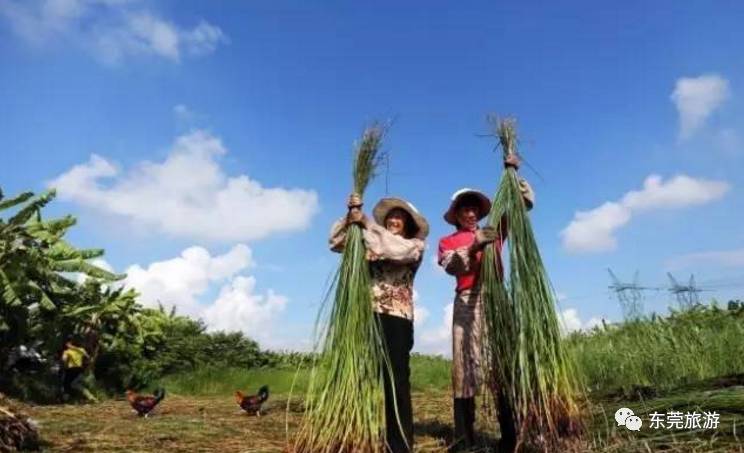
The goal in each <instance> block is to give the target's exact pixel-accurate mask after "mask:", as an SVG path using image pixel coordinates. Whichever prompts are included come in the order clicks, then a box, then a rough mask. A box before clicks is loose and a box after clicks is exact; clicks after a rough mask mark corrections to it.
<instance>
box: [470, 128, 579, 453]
mask: <svg viewBox="0 0 744 453" xmlns="http://www.w3.org/2000/svg"><path fill="white" fill-rule="evenodd" d="M492 122H493V123H494V125H495V127H496V132H497V134H498V137H499V141H500V143H501V147H502V149H503V152H504V156H505V157H506V156H508V155H509V154H516V152H517V150H516V146H517V136H516V127H515V121H514V120H512V119H506V120H500V121H495V120H492ZM504 221H505V222H507V225H508V249H509V255H508V257H509V269H508V275H501V274H502V273H503V271H502V270H501V269H500V267H499V266H498V265H497V261H496V259H495V256H494V253H495V251H494V247H493V246H489V247H487V248H486V250H485V256H484V260H483V263H484V265H483V267H482V270H481V279H482V280H481V282H482V291H483V293H482V297H483V303H484V314H485V318H486V331H487V332H488V335H487V341H486V343H485V345H484V347H485V349H486V357H487V359H488V360H487V362H486V363H487V367H488V375H489V378H488V385H489V387H490V390H491V391H492V394H493V395H494V397H496V398H502V404H505V405H507V406H508V407H509V408H510V409H511V412H512V414H513V420H511V421H509V423H513V425H514V426H513V427H514V429H515V430H516V433H517V449H519V448H520V447H529V448H530V449H534V448H537V449H542V450H544V451H556V450H555V448H556V446H557V444H558V441H559V440H560V438H561V437H563V436H572V435H576V434H578V433H580V431H581V429H582V428H581V426H582V425H581V421H580V417H579V415H580V414H579V405H578V401H579V397H580V394H581V385H580V383H579V380H578V376H577V374H576V372H575V368H574V366H573V364H572V362H571V360H570V358H569V355H568V353H567V351H566V348H565V345H564V343H563V341H562V340H561V336H560V329H559V324H558V317H557V315H556V312H555V308H554V307H555V296H554V292H553V289H552V286H551V285H550V281H549V280H548V276H547V273H546V271H545V267H544V265H543V262H542V258H541V257H540V251H539V250H538V247H537V242H536V241H535V236H534V235H533V232H532V226H531V224H530V220H529V217H528V215H527V208H526V206H525V203H524V201H523V199H522V194H521V190H520V185H519V177H518V175H517V172H516V171H515V170H514V169H513V168H508V169H506V170H505V172H504V175H503V177H502V179H501V183H500V186H499V189H498V191H497V193H496V196H495V199H494V202H493V208H492V210H491V213H490V215H489V218H488V223H489V225H492V226H494V227H497V228H499V227H500V226H501V225H500V224H501V222H504ZM502 423H504V420H502ZM503 429H504V427H503V426H502V430H503Z"/></svg>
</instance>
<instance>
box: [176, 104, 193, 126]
mask: <svg viewBox="0 0 744 453" xmlns="http://www.w3.org/2000/svg"><path fill="white" fill-rule="evenodd" d="M173 116H175V117H176V119H177V120H179V121H182V122H184V123H189V122H191V121H193V120H195V119H196V118H197V117H198V116H199V115H197V113H196V112H194V111H193V110H191V109H190V108H188V107H187V106H185V105H183V104H178V105H176V106H175V107H173Z"/></svg>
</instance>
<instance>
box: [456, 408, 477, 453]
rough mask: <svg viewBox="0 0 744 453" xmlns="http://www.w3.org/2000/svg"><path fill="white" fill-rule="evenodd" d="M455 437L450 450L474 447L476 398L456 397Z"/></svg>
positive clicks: (463, 449) (464, 449)
mask: <svg viewBox="0 0 744 453" xmlns="http://www.w3.org/2000/svg"><path fill="white" fill-rule="evenodd" d="M454 408H455V437H454V439H453V442H452V448H451V449H450V451H453V452H455V451H466V450H468V449H470V448H472V447H473V444H474V443H475V442H474V440H475V436H474V430H473V422H474V421H475V399H474V398H455V401H454Z"/></svg>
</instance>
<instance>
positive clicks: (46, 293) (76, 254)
mask: <svg viewBox="0 0 744 453" xmlns="http://www.w3.org/2000/svg"><path fill="white" fill-rule="evenodd" d="M55 196H56V192H55V191H54V190H49V191H47V192H44V193H42V194H40V195H38V196H35V195H34V194H33V193H32V192H24V193H21V194H20V195H17V196H15V197H13V198H9V199H5V198H4V197H3V193H2V190H0V367H2V366H4V365H5V363H6V360H5V358H6V357H7V353H8V351H10V350H11V349H12V348H14V347H16V346H18V345H21V344H29V343H32V342H36V341H35V340H38V338H33V336H32V334H33V333H36V332H39V331H45V330H48V331H52V332H59V330H58V329H57V326H56V324H55V323H56V321H57V318H58V317H59V316H60V314H61V310H63V309H64V307H65V305H66V304H69V303H71V301H74V300H75V299H76V298H77V296H78V292H79V289H78V286H79V285H78V283H77V282H76V280H75V279H74V275H75V273H79V274H84V275H86V276H88V277H93V278H95V279H98V280H101V281H107V282H112V281H116V280H119V279H121V278H123V276H122V275H117V274H114V273H111V272H108V271H106V270H104V269H101V268H99V267H97V266H95V265H93V264H91V263H90V262H88V260H90V259H93V258H97V257H100V256H102V255H103V250H99V249H77V248H75V247H73V246H72V245H70V244H69V243H67V242H66V241H65V240H64V236H65V234H66V233H67V231H68V230H69V229H70V228H71V227H72V226H73V225H75V223H76V220H75V218H74V217H72V216H65V217H63V218H60V219H51V220H45V219H43V218H42V216H41V211H42V209H43V208H44V207H45V206H46V205H47V204H49V203H50V202H51V201H52V200H53V199H54V198H55ZM6 213H9V214H8V215H6ZM47 349H49V348H47Z"/></svg>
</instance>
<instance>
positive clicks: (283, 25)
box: [0, 0, 744, 353]
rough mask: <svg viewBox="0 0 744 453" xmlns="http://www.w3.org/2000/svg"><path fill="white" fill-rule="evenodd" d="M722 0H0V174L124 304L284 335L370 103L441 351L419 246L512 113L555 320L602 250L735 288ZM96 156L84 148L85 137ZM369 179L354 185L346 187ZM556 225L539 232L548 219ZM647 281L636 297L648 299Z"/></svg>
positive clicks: (440, 290)
mask: <svg viewBox="0 0 744 453" xmlns="http://www.w3.org/2000/svg"><path fill="white" fill-rule="evenodd" d="M742 18H744V6H742V5H741V4H740V3H738V2H717V3H716V4H715V6H711V5H710V3H708V2H686V4H685V5H684V7H681V6H680V5H679V3H678V2H671V1H669V2H654V3H653V4H650V3H648V2H623V3H622V4H613V5H604V6H603V5H599V4H597V2H570V3H563V4H560V5H559V4H558V3H557V2H554V4H548V5H545V4H543V3H537V2H522V3H520V4H519V5H516V4H509V5H506V4H505V5H494V4H493V2H466V3H464V4H463V3H462V2H461V4H458V5H457V6H454V4H453V3H451V2H406V4H405V5H403V6H401V4H400V2H375V3H374V4H361V3H355V4H351V3H348V2H325V3H323V4H320V3H318V4H316V5H310V4H308V2H238V1H232V2H221V3H219V6H216V4H214V3H207V2H188V1H179V2H176V1H153V2H145V1H136V0H130V1H127V0H47V1H41V2H39V1H31V2H20V1H15V0H0V111H2V114H3V115H2V117H3V121H1V122H0V135H1V136H2V137H3V138H4V143H3V146H2V151H1V152H2V155H3V162H4V165H2V166H0V186H1V187H2V189H3V190H4V192H5V193H8V194H12V193H16V192H20V191H22V190H28V189H31V190H35V191H41V190H43V189H45V188H46V187H48V186H49V185H55V186H57V188H58V189H59V201H57V202H55V203H54V204H53V206H52V207H50V209H49V212H50V215H51V214H64V213H73V214H75V215H76V216H78V218H79V226H77V227H76V228H75V229H74V231H73V232H72V234H71V237H72V240H73V242H74V243H76V244H77V245H79V246H83V247H85V246H93V247H103V248H105V249H106V257H105V259H106V262H107V263H108V265H110V266H112V267H113V268H114V269H116V270H117V271H120V272H124V271H129V278H128V280H127V282H128V284H130V285H132V286H135V287H137V288H138V289H140V290H141V292H142V293H143V300H144V301H145V302H146V303H154V301H155V300H161V301H163V302H165V303H167V304H170V303H175V304H176V305H177V306H179V309H180V310H182V312H184V313H188V314H192V315H194V316H201V317H202V318H204V319H205V320H206V321H207V322H208V324H209V325H210V326H211V327H212V328H226V329H234V328H240V329H242V330H244V331H245V332H246V333H247V334H248V335H250V336H252V337H254V338H257V339H259V341H261V342H262V343H263V344H264V345H266V346H268V347H275V348H285V347H287V348H306V347H307V345H308V341H309V339H310V335H311V330H312V324H313V322H314V319H315V314H316V312H317V309H318V306H319V302H320V300H321V298H322V295H323V293H324V285H325V283H326V280H327V278H328V276H329V275H330V274H331V273H332V272H333V270H334V269H335V268H336V266H337V256H335V255H333V254H331V253H330V252H328V251H327V249H326V235H327V232H328V229H329V226H330V224H331V223H332V221H333V220H334V219H335V218H337V217H339V216H340V215H342V214H343V211H344V202H345V197H346V195H347V193H348V192H349V188H350V165H351V164H350V160H351V149H352V143H353V141H354V140H355V138H356V137H357V136H358V135H359V133H360V132H361V130H362V129H363V127H364V125H365V124H366V123H367V122H369V121H370V120H372V119H375V118H378V119H388V118H395V124H394V126H393V128H392V130H391V132H390V135H389V140H388V142H387V150H388V151H389V152H390V153H391V156H392V157H391V167H390V173H389V176H388V193H389V194H390V195H397V196H402V197H405V198H407V199H409V200H410V201H412V202H413V203H414V204H415V205H416V206H417V207H418V208H419V209H420V211H422V213H423V214H424V215H426V216H427V217H428V219H429V221H430V223H431V226H432V228H431V231H432V232H431V235H430V238H429V242H428V245H429V250H428V252H427V254H428V256H426V257H425V263H424V265H423V266H422V268H421V270H420V273H419V275H418V277H417V282H416V287H417V293H418V300H417V306H418V307H419V312H418V315H419V317H418V321H417V325H416V332H417V339H416V341H417V344H416V347H415V348H416V350H420V351H428V352H444V353H446V352H447V351H448V349H449V347H448V345H447V341H448V336H447V335H448V329H447V326H446V316H447V305H448V304H449V303H450V301H451V299H452V292H453V282H452V279H451V278H449V277H448V276H446V275H444V274H443V273H442V272H441V271H439V270H438V269H437V268H436V267H435V265H434V264H433V262H432V256H433V254H434V252H435V250H436V241H437V239H438V238H439V237H440V236H442V235H445V234H447V233H448V232H449V231H450V227H449V226H448V225H447V224H445V223H444V221H443V220H442V213H443V211H444V209H445V208H446V206H447V204H448V200H449V196H450V195H451V193H452V192H454V191H455V190H456V189H458V188H460V187H463V186H470V187H476V188H480V189H482V190H484V191H485V192H487V193H489V194H490V193H492V192H493V191H494V190H495V188H496V186H497V183H498V178H499V176H500V164H499V160H498V156H497V155H496V154H494V153H492V152H491V149H492V147H493V143H492V142H491V141H489V139H484V138H480V137H478V136H477V134H480V133H484V132H486V126H485V122H484V116H485V114H486V113H488V112H498V113H501V114H510V115H514V116H516V117H517V118H518V120H519V126H520V132H521V137H522V147H521V150H522V153H523V155H524V156H525V158H526V160H527V161H528V162H529V164H530V165H531V167H533V168H534V169H535V170H536V171H537V173H535V172H534V171H532V170H531V169H530V168H528V167H527V166H524V167H523V169H522V173H523V175H524V176H525V177H526V178H528V179H529V180H530V182H531V183H532V185H533V187H534V188H535V191H536V192H537V204H536V208H535V209H534V211H533V212H532V219H533V224H534V227H535V234H536V236H537V238H538V240H539V243H540V246H541V251H542V253H543V257H544V259H545V262H546V265H547V268H548V271H549V273H550V276H551V278H552V281H553V284H554V286H555V288H556V291H557V292H558V293H559V294H560V296H561V299H562V300H561V302H560V309H561V310H568V312H566V317H567V320H566V321H567V324H569V327H571V328H580V327H587V326H589V325H591V324H592V323H595V322H597V320H599V319H601V318H605V319H608V320H610V321H617V320H619V319H620V318H621V312H620V309H619V308H618V304H617V302H616V301H615V300H613V299H611V298H610V297H609V294H608V291H607V285H608V284H609V279H608V276H607V273H606V271H605V268H607V267H612V268H613V269H615V270H616V272H617V273H618V274H619V275H620V276H621V277H623V278H627V279H630V278H631V275H632V274H633V272H634V271H635V270H636V269H637V270H639V272H640V276H641V282H642V283H644V284H648V285H653V286H661V285H665V284H666V278H665V272H666V271H668V270H670V271H672V272H674V273H675V274H676V275H677V276H678V277H679V278H680V279H685V280H686V279H687V277H688V276H689V274H690V273H693V272H694V273H695V275H696V278H697V280H698V282H701V283H702V284H703V285H704V284H705V283H706V282H708V283H709V285H708V287H709V288H711V289H715V290H716V291H715V292H709V293H705V297H706V298H707V297H717V298H719V299H722V300H728V299H729V298H735V297H741V295H742V287H744V230H743V229H741V228H740V227H739V225H741V222H742V220H744V215H743V214H742V212H744V210H743V209H742V208H744V195H743V194H742V183H744V177H743V176H742V174H741V168H742V163H743V162H744V108H742V102H741V99H742V97H741V96H742V95H741V93H742V89H743V87H744V59H742V51H743V50H744V49H743V48H742V45H741V44H740V43H742V42H744V29H742V27H741V26H740V23H741V20H742ZM93 155H95V156H97V157H91V156H93ZM384 194H385V183H384V178H380V179H378V180H377V181H375V182H374V184H373V187H372V188H371V189H370V192H369V193H368V195H367V197H366V198H367V202H368V205H372V204H373V203H374V201H375V200H376V199H378V198H379V197H380V196H382V195H384ZM562 232H563V233H562ZM670 302H671V298H670V296H669V295H668V294H667V293H665V292H664V291H659V292H654V293H649V294H648V298H647V299H646V301H645V304H646V307H647V310H649V311H651V310H654V311H659V312H663V311H665V310H666V307H667V306H668V305H669V303H670Z"/></svg>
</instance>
